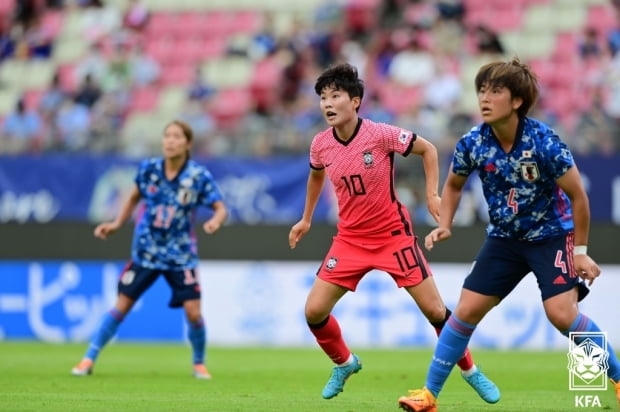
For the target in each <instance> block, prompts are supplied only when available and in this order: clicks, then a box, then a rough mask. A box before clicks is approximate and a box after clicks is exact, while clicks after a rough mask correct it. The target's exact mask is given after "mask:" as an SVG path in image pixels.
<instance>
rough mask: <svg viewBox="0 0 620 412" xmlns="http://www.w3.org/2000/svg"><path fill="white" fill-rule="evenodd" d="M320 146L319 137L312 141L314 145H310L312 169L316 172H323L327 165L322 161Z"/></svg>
mask: <svg viewBox="0 0 620 412" xmlns="http://www.w3.org/2000/svg"><path fill="white" fill-rule="evenodd" d="M318 146H319V135H316V136H314V139H312V143H310V167H311V168H313V169H316V170H321V169H324V168H325V165H324V164H323V160H322V159H321V156H320V151H319V147H318Z"/></svg>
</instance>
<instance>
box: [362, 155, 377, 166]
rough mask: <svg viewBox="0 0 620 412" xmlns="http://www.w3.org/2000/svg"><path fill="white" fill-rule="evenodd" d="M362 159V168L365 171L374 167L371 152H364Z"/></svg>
mask: <svg viewBox="0 0 620 412" xmlns="http://www.w3.org/2000/svg"><path fill="white" fill-rule="evenodd" d="M363 158H364V167H365V168H366V169H370V168H371V167H373V166H374V165H375V161H374V159H373V157H372V152H364V154H363Z"/></svg>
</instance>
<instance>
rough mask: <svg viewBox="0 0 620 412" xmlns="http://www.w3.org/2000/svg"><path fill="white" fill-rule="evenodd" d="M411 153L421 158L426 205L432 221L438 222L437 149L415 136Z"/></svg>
mask: <svg viewBox="0 0 620 412" xmlns="http://www.w3.org/2000/svg"><path fill="white" fill-rule="evenodd" d="M411 153H414V154H416V155H419V156H421V157H422V164H423V166H424V176H425V178H426V205H427V208H428V211H429V212H430V213H431V215H432V216H433V219H435V221H436V222H438V221H439V207H440V203H441V198H440V197H439V156H438V155H437V148H436V147H435V145H434V144H432V143H431V142H429V141H428V140H426V139H425V138H423V137H422V136H417V138H416V140H415V142H414V144H413V148H412V149H411Z"/></svg>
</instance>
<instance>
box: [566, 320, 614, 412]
mask: <svg viewBox="0 0 620 412" xmlns="http://www.w3.org/2000/svg"><path fill="white" fill-rule="evenodd" d="M568 341H569V350H568V372H569V383H568V386H569V390H571V391H604V390H606V389H607V370H608V369H609V363H608V359H609V353H607V333H605V332H570V334H569V339H568ZM594 406H598V407H601V401H600V400H599V398H598V396H596V395H575V407H583V408H588V407H594Z"/></svg>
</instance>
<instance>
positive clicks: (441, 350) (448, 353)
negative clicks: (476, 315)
mask: <svg viewBox="0 0 620 412" xmlns="http://www.w3.org/2000/svg"><path fill="white" fill-rule="evenodd" d="M475 328H476V325H470V324H468V323H465V322H463V321H461V320H459V319H457V317H456V316H454V314H452V316H450V318H449V319H448V321H447V322H446V324H445V326H444V327H443V329H442V330H441V333H440V334H439V341H438V342H437V346H436V347H435V353H434V354H433V360H432V361H431V365H430V367H429V369H428V374H427V375H426V388H427V389H428V390H429V391H431V393H432V394H433V395H435V397H437V396H439V392H441V389H442V388H443V385H444V384H445V383H446V380H447V379H448V376H449V375H450V372H451V371H452V368H454V365H456V363H457V362H458V361H459V359H461V358H462V357H463V353H465V349H466V348H467V344H468V343H469V339H470V338H471V335H472V333H473V332H474V329H475Z"/></svg>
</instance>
